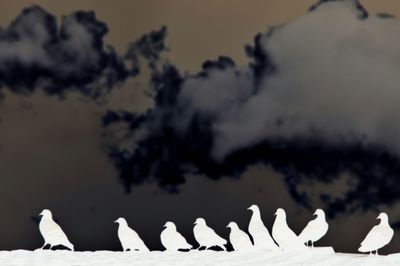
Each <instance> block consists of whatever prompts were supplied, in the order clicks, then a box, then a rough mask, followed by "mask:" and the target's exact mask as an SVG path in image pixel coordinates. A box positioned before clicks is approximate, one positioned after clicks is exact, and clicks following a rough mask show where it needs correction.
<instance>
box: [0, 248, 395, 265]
mask: <svg viewBox="0 0 400 266" xmlns="http://www.w3.org/2000/svg"><path fill="white" fill-rule="evenodd" d="M0 265H2V266H20V265H24V266H25V265H26V266H35V265H37V266H45V265H54V266H55V265H57V266H64V265H65V266H66V265H68V266H71V265H74V266H78V265H93V266H94V265H96V266H101V265H122V266H124V265H138V266H147V265H174V266H180V265H182V266H183V265H185V266H195V265H205V266H211V265H222V266H224V265H237V266H239V265H240V266H242V265H252V266H256V265H263V266H265V265H278V266H286V265H287V266H292V265H298V266H302V265H304V266H308V265H310V266H311V265H318V266H323V265H341V266H347V265H356V266H359V265H363V266H368V265H400V254H392V255H388V256H375V255H361V254H344V253H336V254H334V253H332V252H320V253H315V252H302V254H294V253H291V254H290V253H287V252H286V253H267V252H261V253H260V252H258V253H255V252H243V253H238V252H216V251H191V252H187V253H185V252H179V253H178V252H170V253H167V252H161V251H153V252H150V253H137V252H125V253H123V252H112V251H96V252H88V251H86V252H71V251H66V250H57V251H49V250H37V251H27V250H15V251H0Z"/></svg>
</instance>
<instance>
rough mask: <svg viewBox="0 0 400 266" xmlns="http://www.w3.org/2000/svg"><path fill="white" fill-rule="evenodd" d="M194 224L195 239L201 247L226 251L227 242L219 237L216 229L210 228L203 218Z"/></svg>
mask: <svg viewBox="0 0 400 266" xmlns="http://www.w3.org/2000/svg"><path fill="white" fill-rule="evenodd" d="M194 224H195V226H194V227H193V233H194V238H195V239H196V241H197V242H198V243H199V244H200V247H205V248H206V249H207V248H210V247H214V246H218V247H220V248H222V249H223V250H226V248H225V246H224V245H226V244H227V241H226V240H225V239H223V238H222V237H220V236H219V235H217V233H215V231H214V229H212V228H211V227H209V226H208V225H207V224H206V221H205V220H204V219H203V218H197V219H196V222H195V223H194ZM200 247H199V248H200Z"/></svg>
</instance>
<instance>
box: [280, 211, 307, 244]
mask: <svg viewBox="0 0 400 266" xmlns="http://www.w3.org/2000/svg"><path fill="white" fill-rule="evenodd" d="M275 215H276V218H275V221H274V225H273V227H272V236H273V238H274V239H275V241H276V242H277V243H278V245H279V247H280V248H282V249H283V250H284V251H286V250H298V249H305V248H306V246H305V245H304V243H302V242H301V240H300V239H299V237H298V236H297V235H296V234H295V233H294V232H293V231H292V229H290V228H289V226H288V224H287V222H286V213H285V211H284V210H283V209H281V208H279V209H278V210H277V211H276V213H275Z"/></svg>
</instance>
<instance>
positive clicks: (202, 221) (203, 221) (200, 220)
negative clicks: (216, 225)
mask: <svg viewBox="0 0 400 266" xmlns="http://www.w3.org/2000/svg"><path fill="white" fill-rule="evenodd" d="M194 224H198V225H204V224H206V220H204V219H203V218H197V219H196V221H195V222H194Z"/></svg>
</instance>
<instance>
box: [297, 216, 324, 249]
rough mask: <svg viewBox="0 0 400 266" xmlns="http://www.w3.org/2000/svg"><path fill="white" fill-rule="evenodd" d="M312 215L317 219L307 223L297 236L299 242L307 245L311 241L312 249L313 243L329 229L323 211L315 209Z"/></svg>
mask: <svg viewBox="0 0 400 266" xmlns="http://www.w3.org/2000/svg"><path fill="white" fill-rule="evenodd" d="M313 215H316V216H317V217H316V218H315V219H314V220H311V221H309V222H308V224H307V225H306V227H304V229H303V231H301V233H300V235H299V238H300V240H301V242H303V243H307V244H308V242H309V241H311V246H312V247H314V242H317V241H318V240H320V239H321V238H322V237H323V236H324V235H325V234H326V232H328V228H329V225H328V223H327V222H326V220H325V213H324V211H323V210H321V209H317V210H316V211H315V213H314V214H313Z"/></svg>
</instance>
